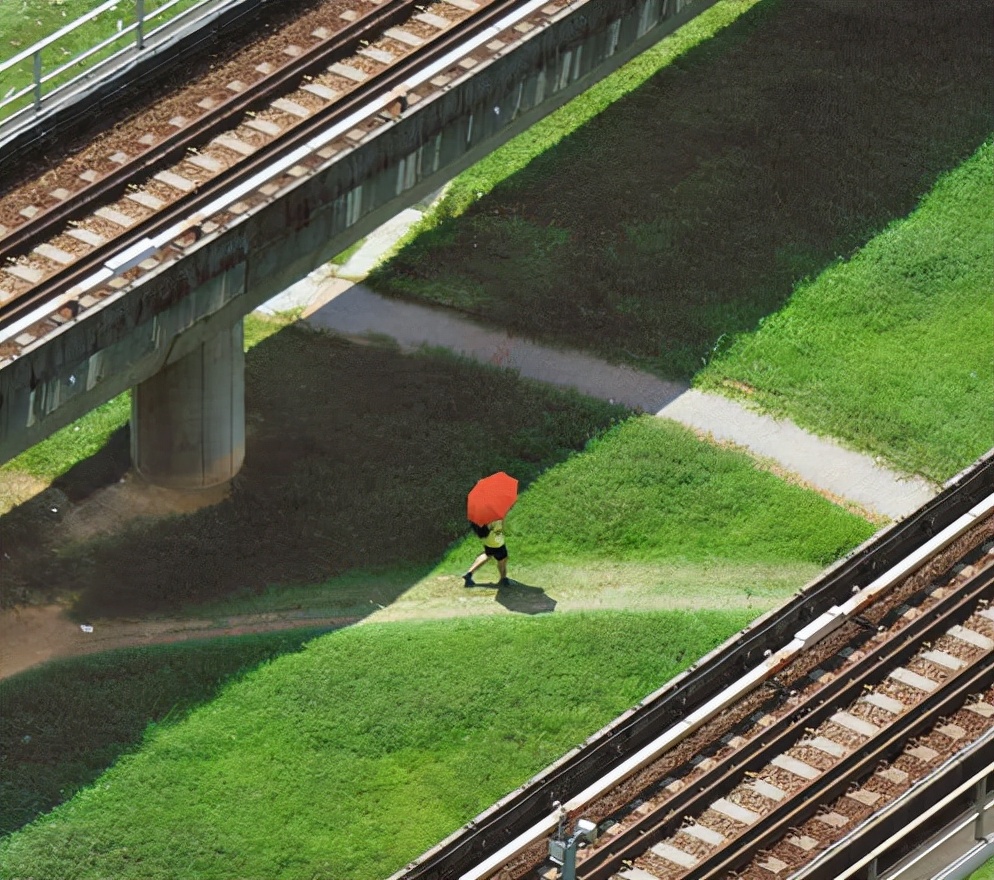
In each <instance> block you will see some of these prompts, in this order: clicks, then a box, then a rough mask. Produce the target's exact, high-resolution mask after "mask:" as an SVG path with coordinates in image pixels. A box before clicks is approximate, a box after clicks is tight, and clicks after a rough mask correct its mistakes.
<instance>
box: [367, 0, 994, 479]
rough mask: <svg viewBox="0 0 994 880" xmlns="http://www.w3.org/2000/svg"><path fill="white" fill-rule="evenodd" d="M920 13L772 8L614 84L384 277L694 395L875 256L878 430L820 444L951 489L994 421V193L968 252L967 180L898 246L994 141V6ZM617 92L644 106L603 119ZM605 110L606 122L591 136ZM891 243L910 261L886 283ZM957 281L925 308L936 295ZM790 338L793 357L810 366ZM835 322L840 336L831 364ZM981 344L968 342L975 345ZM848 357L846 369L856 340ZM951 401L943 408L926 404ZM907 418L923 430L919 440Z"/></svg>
mask: <svg viewBox="0 0 994 880" xmlns="http://www.w3.org/2000/svg"><path fill="white" fill-rule="evenodd" d="M729 9H731V7H724V6H722V4H719V5H718V6H717V7H715V10H713V11H714V12H715V13H716V14H717V13H719V12H726V11H728V10H729ZM739 9H741V7H739ZM919 13H921V10H915V12H914V14H913V13H912V10H911V8H910V7H908V6H907V5H906V4H901V3H896V2H888V3H879V4H874V5H873V6H872V9H871V7H859V6H857V5H852V4H849V5H846V6H845V7H834V6H832V5H831V4H791V3H785V2H780V0H763V2H761V3H759V4H756V5H755V6H753V7H752V8H750V9H748V10H747V11H746V12H744V14H742V15H740V16H739V17H738V18H737V19H735V20H734V21H732V22H731V23H730V24H727V25H726V26H725V27H724V29H722V30H719V31H718V32H717V33H716V34H715V36H714V37H713V38H711V39H709V40H707V41H706V42H703V43H701V45H699V46H697V47H695V48H692V49H689V50H688V51H686V52H685V53H684V54H683V55H679V57H676V58H675V60H674V59H673V55H674V54H675V51H674V50H672V49H669V50H668V49H667V47H668V46H670V45H671V40H679V39H681V38H682V35H683V31H681V32H678V34H676V35H674V37H672V38H669V39H668V40H664V41H663V42H662V43H661V44H660V46H659V47H658V48H657V50H654V52H650V53H646V55H644V56H641V57H640V58H638V59H636V60H635V61H634V62H632V64H631V65H630V66H629V67H628V68H626V69H625V70H624V71H623V72H620V73H619V74H618V76H619V77H629V80H632V81H636V82H637V81H638V76H641V77H642V78H645V77H646V76H648V74H649V73H651V74H652V75H651V76H648V78H647V79H646V81H645V82H644V83H643V84H641V85H639V86H638V88H631V82H630V81H629V80H625V79H622V80H617V79H611V80H608V81H606V82H605V83H604V84H602V85H601V86H598V87H596V88H595V89H593V90H592V91H591V92H590V93H588V94H587V95H583V96H581V97H580V98H578V99H576V101H574V102H573V103H572V104H570V105H569V106H568V107H567V108H564V109H563V110H562V111H560V112H559V113H558V114H555V115H553V116H552V117H550V118H549V119H548V120H546V121H545V122H544V123H542V124H540V125H538V126H536V127H535V129H534V130H533V132H529V133H528V135H526V136H522V138H520V139H518V140H517V141H514V142H512V143H511V144H509V145H508V146H506V147H505V148H503V149H502V150H500V151H498V152H497V153H495V154H494V155H493V156H492V157H491V158H490V159H489V160H487V161H486V162H483V163H480V165H479V166H477V167H476V168H474V169H471V170H470V171H468V172H466V174H465V175H463V177H462V178H460V179H459V180H457V181H456V183H455V184H454V186H453V187H452V189H451V190H450V194H449V196H448V197H447V200H446V201H444V202H443V203H442V205H441V206H440V208H439V209H438V212H437V214H436V215H434V216H433V217H431V218H429V220H428V222H427V223H426V224H425V227H424V228H423V230H422V233H421V234H420V236H418V237H417V238H415V239H414V240H412V241H411V242H410V243H409V244H408V245H407V246H406V247H405V248H403V249H402V250H401V251H400V252H399V254H398V255H397V257H396V258H395V259H393V260H392V261H391V262H389V263H387V264H385V265H384V266H382V267H381V268H380V269H379V270H378V271H377V272H376V273H374V275H373V277H372V278H371V279H370V281H371V283H372V284H373V286H375V287H376V288H377V289H378V290H380V291H382V292H384V293H388V294H392V295H396V296H401V297H409V298H413V299H420V300H427V301H431V302H436V303H441V304H444V305H447V306H450V307H453V308H457V309H460V310H463V311H465V312H467V313H471V314H474V315H478V316H480V317H482V318H484V319H486V320H489V321H492V322H494V323H496V324H498V325H502V326H505V327H508V328H510V329H511V330H513V331H514V332H518V333H521V334H523V335H527V336H531V337H533V338H538V339H544V340H551V341H555V342H561V343H564V344H568V345H574V346H581V347H585V348H588V349H590V350H593V351H595V352H599V353H601V354H602V355H604V356H606V357H608V358H611V359H616V360H623V361H628V362H630V363H633V364H634V365H637V366H641V367H643V368H647V369H651V370H653V371H655V372H657V373H659V374H660V375H663V376H667V377H680V378H692V377H693V376H695V375H696V374H697V373H698V372H699V371H700V369H701V367H702V366H704V365H705V364H706V363H707V362H708V361H709V360H711V359H712V358H713V357H714V356H715V355H716V353H720V352H721V351H722V350H723V349H724V348H725V347H727V345H728V343H729V342H730V341H731V340H733V339H735V338H736V337H739V336H745V335H746V334H749V333H752V332H753V331H755V330H756V328H757V327H759V326H760V325H762V324H763V322H764V321H767V320H768V319H770V316H772V315H775V314H777V313H778V312H779V311H780V310H781V308H783V306H784V305H785V304H786V303H787V302H789V301H790V299H791V297H792V295H793V292H794V291H795V289H796V288H797V287H798V285H799V284H801V283H802V282H803V281H804V279H810V278H815V277H817V276H818V275H819V274H820V273H821V272H822V271H823V270H825V269H826V268H827V267H832V271H836V269H837V264H838V263H839V261H840V259H847V258H849V257H851V256H852V255H854V254H856V253H857V252H859V250H860V248H862V247H863V246H865V245H867V243H868V242H871V241H873V245H872V247H873V253H874V254H876V255H877V256H876V257H875V258H867V259H864V261H863V265H864V267H865V269H864V282H863V283H865V284H867V285H873V286H874V287H876V286H879V285H883V284H886V285H887V286H888V287H889V288H890V293H888V294H887V295H886V296H884V297H881V298H879V299H875V300H874V307H875V309H876V311H875V313H874V320H873V321H872V329H870V328H867V329H865V330H864V331H863V332H861V333H860V334H859V340H858V342H859V343H860V344H861V345H862V346H863V348H862V349H861V350H860V351H859V352H858V356H859V358H861V359H865V361H866V363H867V365H868V368H867V369H866V370H865V371H863V370H862V369H851V370H849V371H848V372H846V373H845V380H846V381H847V382H849V383H850V385H852V384H853V383H856V384H857V385H859V386H860V387H861V390H860V391H859V392H858V393H857V394H856V395H854V396H853V398H854V401H855V405H854V406H853V407H852V412H856V411H858V412H859V413H860V415H859V417H858V418H857V417H856V416H855V415H853V414H852V413H851V412H848V411H847V412H845V413H841V412H836V414H835V415H833V416H831V417H825V418H822V419H821V420H820V422H819V423H818V424H817V427H818V429H819V430H821V431H823V432H825V433H830V434H838V436H842V437H848V438H856V437H858V435H859V434H860V432H862V433H863V434H864V435H867V436H869V434H870V433H871V430H870V428H871V427H872V430H873V431H874V432H876V435H877V436H876V439H875V440H874V441H873V442H872V443H871V442H870V441H869V440H868V439H865V438H864V439H862V440H861V441H859V442H860V444H861V445H862V446H864V448H872V449H873V450H874V451H876V452H879V453H880V454H883V455H885V457H887V458H889V459H890V460H891V461H893V462H895V463H897V464H899V465H900V466H902V467H906V468H909V469H911V470H915V471H919V472H921V473H923V474H926V475H929V476H932V477H933V478H945V477H948V476H949V475H950V474H951V473H954V472H956V471H957V470H958V469H959V468H961V467H962V466H964V465H965V464H966V463H968V462H969V461H971V460H973V458H974V457H975V456H976V454H977V452H978V450H979V451H983V449H985V448H986V446H985V444H987V445H989V443H990V440H989V438H990V429H989V425H990V408H989V406H985V405H983V403H980V404H978V405H973V404H972V401H974V400H977V399H982V398H983V396H984V394H985V393H986V394H987V395H988V397H989V394H990V390H991V382H990V357H989V353H990V339H991V333H990V320H989V315H990V309H989V308H987V309H986V310H985V309H984V308H983V304H984V303H986V304H987V305H989V301H990V295H991V284H990V275H991V254H990V248H989V247H987V248H986V250H985V249H984V247H983V243H984V242H987V243H989V241H990V235H989V231H988V232H987V233H986V237H984V236H985V233H984V230H985V229H987V230H989V218H982V217H981V216H980V215H979V214H978V213H977V212H978V211H980V212H982V209H981V205H982V204H983V202H984V200H987V201H988V202H989V187H988V188H987V189H985V188H984V187H987V186H988V185H987V184H985V183H983V181H981V182H980V184H979V186H980V188H979V189H977V190H976V192H975V194H974V195H973V196H970V197H969V200H970V204H971V205H972V209H971V210H973V214H972V215H971V216H972V217H973V219H972V220H970V225H969V227H968V228H967V229H965V230H960V231H959V234H958V237H957V235H956V234H955V230H954V229H953V227H954V225H955V224H956V223H957V222H958V221H957V220H954V219H953V218H955V217H956V211H957V210H959V208H960V205H961V200H962V198H963V197H964V195H965V194H964V193H960V192H959V191H957V187H961V185H958V184H957V185H948V184H945V183H943V184H941V185H939V186H938V188H937V190H936V192H937V196H936V197H935V198H938V200H939V201H940V202H944V201H945V200H947V199H951V200H952V201H950V203H949V205H947V206H946V207H942V206H941V204H940V205H937V206H936V207H935V209H934V210H935V212H937V214H940V215H942V216H943V217H944V218H945V219H944V220H943V221H942V225H941V227H940V228H939V229H936V230H929V231H928V233H927V234H925V235H923V236H922V239H921V240H919V239H916V238H915V235H916V234H917V232H915V233H911V232H910V230H909V234H908V235H907V236H905V237H904V238H901V239H900V240H899V241H897V240H895V239H896V238H898V236H896V234H895V230H896V229H897V228H898V227H897V226H894V227H892V224H893V222H894V221H895V220H896V219H898V218H902V217H906V216H907V215H909V214H910V213H911V212H912V211H913V210H914V209H915V206H916V205H917V204H918V203H919V201H920V200H921V198H922V197H923V196H924V195H925V194H926V193H928V192H929V191H930V189H931V188H932V187H933V186H934V185H935V184H936V181H937V180H938V179H939V178H941V177H942V175H943V174H944V173H946V172H948V171H949V170H951V169H954V168H956V167H957V166H958V165H959V164H960V163H962V162H964V161H965V160H967V159H968V158H969V157H970V156H971V155H972V154H974V153H975V151H976V150H977V148H978V145H979V144H981V143H983V142H984V140H985V139H986V138H989V137H990V132H991V130H992V128H994V114H992V112H991V108H992V106H994V100H992V98H994V93H992V88H991V80H990V77H988V76H986V73H985V71H986V70H987V69H988V68H989V66H990V65H991V63H992V62H994V58H992V57H991V56H992V47H994V40H992V39H990V32H991V20H990V16H988V15H987V10H986V8H985V6H984V4H983V3H982V2H974V0H961V2H956V3H951V4H948V5H943V7H942V9H941V10H940V9H939V7H936V6H932V7H930V8H929V9H928V10H927V11H925V12H924V13H922V14H924V15H925V16H926V18H925V19H921V18H920V17H919ZM704 18H705V16H702V17H701V19H700V20H703V19H704ZM700 20H699V21H700ZM922 32H928V33H930V35H931V36H930V39H929V40H928V41H927V45H925V44H922V42H921V40H920V34H921V33H922ZM682 48H686V46H683V47H682ZM654 71H655V72H654ZM981 82H982V83H983V84H982V85H980V86H979V88H978V83H981ZM605 90H609V91H610V96H611V97H612V98H613V97H617V94H618V93H619V92H625V91H626V90H627V91H628V93H627V94H626V95H625V96H624V97H622V98H620V100H617V101H616V102H615V103H613V104H612V105H611V106H609V107H607V108H606V109H603V110H602V104H603V101H604V100H605V99H604V98H603V97H602V93H603V92H604V91H605ZM588 104H589V107H590V112H594V111H602V112H600V113H599V115H597V116H595V117H594V118H589V119H588ZM577 120H586V121H585V123H584V124H583V125H582V126H579V127H577V125H576V123H577ZM635 132H637V135H636V134H634V133H635ZM981 164H982V162H981ZM503 166H506V167H508V168H511V169H515V173H513V174H511V175H510V176H507V175H506V174H505V173H504V172H503V171H502V170H501V168H502V167H503ZM605 169H610V173H605ZM973 174H974V176H975V177H976V174H977V172H973ZM983 176H984V175H983V173H980V177H983ZM976 185H977V184H971V185H970V186H974V187H975V186H976ZM961 188H962V187H961ZM967 188H969V187H967ZM958 200H959V201H958ZM932 216H933V217H934V216H936V214H933V215H932ZM917 222H918V223H919V225H918V226H915V223H916V221H914V220H910V221H909V223H911V224H912V225H911V229H912V230H918V231H920V230H921V229H922V226H921V221H917ZM985 224H986V225H985ZM885 229H886V230H888V231H887V232H886V233H884V230H885ZM881 233H883V238H882V239H881V241H882V242H893V243H892V244H891V246H890V248H891V249H890V251H889V253H888V256H887V260H886V263H883V264H882V263H880V262H879V254H880V248H881V246H882V245H881V242H877V241H876V240H875V239H874V236H876V235H878V234H881ZM961 249H962V251H961ZM853 262H855V259H854V260H853ZM847 277H848V276H847ZM903 278H907V279H910V283H911V284H912V286H914V285H918V287H917V288H916V289H917V290H918V292H917V293H912V294H909V296H908V298H909V299H911V300H912V301H913V302H914V303H915V305H909V304H907V303H904V302H899V300H901V299H902V295H901V294H900V293H899V291H900V288H899V287H897V286H896V285H895V284H894V282H895V280H899V279H903ZM926 279H927V280H926ZM939 280H941V281H942V282H943V283H942V286H940V287H936V286H935V285H934V284H933V285H932V286H931V287H930V288H929V290H930V293H929V294H928V304H927V306H926V305H923V303H924V302H925V298H926V295H925V292H924V291H925V286H924V285H925V284H926V283H931V282H934V281H939ZM946 281H950V282H954V283H952V284H946V283H945V282H946ZM902 283H903V282H902ZM819 290H820V289H819ZM892 307H895V308H897V312H895V313H894V314H893V315H892V314H891V313H890V312H888V311H887V309H890V308H892ZM916 310H917V312H916ZM913 312H916V313H917V315H918V316H919V320H918V322H917V323H916V322H915V320H914V319H913V317H912V313H913ZM833 317H834V316H833ZM792 320H793V324H792V326H791V334H789V338H790V344H794V345H795V347H797V348H799V349H802V350H806V346H807V344H808V343H807V342H806V339H805V338H802V337H801V336H800V328H799V327H798V326H797V316H796V314H794V315H792ZM823 321H824V317H823ZM926 322H927V326H928V332H927V333H921V334H918V333H917V328H920V327H924V326H925V325H926ZM834 326H835V325H834V324H830V325H829V326H828V327H825V326H822V329H821V331H820V333H821V337H822V339H824V340H825V341H826V343H828V345H826V347H825V349H824V353H825V356H826V357H829V356H830V355H831V353H832V349H831V342H832V333H833V328H834ZM899 330H900V332H898V331H899ZM805 332H806V331H805ZM785 335H788V334H785ZM964 338H968V339H969V340H970V344H966V345H963V344H955V342H957V341H961V340H962V339H964ZM837 339H838V342H839V350H841V351H846V352H847V353H848V351H850V350H851V349H847V345H848V343H849V342H852V340H849V339H843V337H842V335H841V334H839V335H838V337H837ZM974 340H977V343H976V345H974V344H973V341H974ZM871 349H872V350H871ZM897 359H900V360H901V361H902V363H901V364H897V367H898V371H899V372H901V373H903V374H904V375H905V376H906V377H907V379H902V380H900V383H899V384H898V383H890V384H888V385H887V386H886V388H887V390H886V392H882V390H881V389H882V387H883V383H882V382H881V381H880V375H881V371H883V370H885V369H890V367H891V366H892V365H894V364H895V361H896V360H897ZM924 364H927V369H928V382H927V383H926V382H923V381H919V382H918V383H917V386H916V384H915V383H914V382H913V381H911V378H912V372H913V369H918V370H919V379H920V378H921V370H922V368H923V367H922V366H921V365H924ZM978 366H979V369H978ZM838 372H839V373H841V372H842V371H838ZM971 373H976V374H977V375H976V377H973V376H971ZM781 376H783V380H784V382H785V387H784V388H780V386H779V385H778V384H777V383H778V382H779V381H781ZM788 378H789V377H787V376H784V375H783V373H782V371H779V370H771V371H770V374H769V377H768V380H767V383H766V384H767V386H768V389H769V395H768V396H769V399H771V400H772V399H773V395H777V394H782V395H783V396H784V397H791V396H792V395H796V396H801V395H803V396H804V397H805V398H806V400H805V401H803V402H802V403H799V404H798V406H799V408H803V407H807V408H808V409H809V410H810V411H814V410H815V409H816V408H817V407H816V406H815V405H814V404H813V403H809V402H808V401H810V400H817V397H818V391H817V389H814V388H811V387H809V386H804V387H803V388H802V387H799V386H798V385H796V384H795V385H790V384H788ZM840 378H841V377H840ZM933 383H934V384H935V385H936V386H937V388H938V390H937V392H936V394H935V395H925V394H923V388H924V387H925V386H926V384H927V385H928V386H931V385H932V384H933ZM839 384H841V382H840V383H839ZM895 392H897V393H899V395H900V398H899V399H897V400H894V399H893V396H894V394H895ZM924 396H928V397H929V400H928V401H924V405H922V404H923V401H922V398H923V397H924ZM971 405H972V406H973V409H974V412H973V413H971V414H968V415H962V410H963V408H964V406H965V407H967V408H969V407H970V406H971ZM784 406H786V404H784ZM895 411H900V412H904V413H906V414H907V413H911V412H917V413H918V415H917V417H916V418H905V419H904V420H903V421H902V420H901V419H900V418H898V419H895V418H893V416H894V413H895ZM812 421H813V419H812V417H811V416H809V417H808V422H809V423H811V422H812ZM857 422H858V423H859V424H857ZM909 431H910V433H909ZM891 441H893V442H894V447H895V448H894V451H893V454H890V450H889V449H888V448H887V447H888V444H889V443H890V442H891ZM854 442H856V441H855V440H854Z"/></svg>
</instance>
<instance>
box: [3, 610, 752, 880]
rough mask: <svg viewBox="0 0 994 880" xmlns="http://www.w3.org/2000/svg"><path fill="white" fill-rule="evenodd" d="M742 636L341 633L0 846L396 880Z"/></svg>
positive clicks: (588, 617) (233, 872)
mask: <svg viewBox="0 0 994 880" xmlns="http://www.w3.org/2000/svg"><path fill="white" fill-rule="evenodd" d="M747 621H748V615H744V614H732V615H727V614H721V613H718V612H698V613H694V614H687V613H676V612H666V613H657V614H644V615H633V614H613V613H604V614H583V615H556V616H552V617H541V618H527V619H522V618H510V617H504V618H496V619H486V620H478V619H474V620H466V621H458V622H452V621H449V622H432V623H421V624H391V625H389V626H376V625H373V624H370V625H368V626H363V627H358V628H354V629H351V630H345V631H340V632H337V633H334V634H331V635H328V636H325V637H323V638H321V639H318V640H316V641H313V642H311V643H309V644H308V645H307V646H306V647H305V649H304V650H303V651H301V652H299V653H296V654H290V655H287V656H284V657H281V658H279V659H277V660H274V661H272V662H270V663H268V664H266V665H264V666H263V667H262V668H260V669H258V670H256V671H254V672H252V673H250V674H248V675H247V676H246V677H245V678H244V679H243V680H242V681H240V682H238V683H236V684H233V685H230V686H228V687H227V688H226V689H225V690H224V692H223V693H222V694H221V695H220V696H219V697H218V698H217V699H215V700H214V701H213V702H211V703H210V704H209V705H206V706H202V707H200V708H197V709H194V710H192V711H191V713H190V715H189V717H188V718H186V719H185V720H184V721H182V722H180V723H175V724H166V725H160V726H158V727H156V728H154V729H151V730H149V731H148V732H147V733H146V735H145V738H144V743H143V747H142V749H141V751H140V752H138V753H136V754H133V755H128V756H126V757H123V758H121V759H120V760H119V761H118V762H117V764H116V766H114V767H113V768H112V769H110V770H109V771H108V772H107V773H105V774H104V775H103V776H102V777H101V778H100V779H99V780H98V781H97V783H96V784H95V785H93V786H91V787H89V788H87V789H86V790H85V791H83V792H81V793H80V794H79V795H77V796H76V797H75V798H74V799H73V800H72V801H71V802H70V803H68V804H66V805H64V806H63V807H61V808H59V809H57V810H56V811H55V812H54V813H52V814H51V815H49V816H47V817H45V818H44V819H43V820H42V821H40V822H37V823H35V824H34V825H32V826H29V827H28V828H26V829H24V830H23V831H21V832H19V833H16V834H14V835H12V836H10V837H8V838H6V839H5V840H4V841H3V842H2V843H0V870H2V872H3V874H4V876H9V877H12V878H13V877H35V878H54V877H68V876H72V877H77V878H96V877H107V876H113V877H115V878H118V880H127V878H141V880H155V878H167V877H168V878H173V877H176V876H177V875H178V874H181V875H182V876H189V877H193V876H196V877H200V878H203V880H208V878H247V877H253V878H262V877H266V878H271V877H281V878H286V880H289V878H298V877H299V878H305V877H306V878H310V877H313V876H315V875H316V874H317V875H320V876H323V877H328V878H355V880H368V878H370V877H385V876H388V875H389V874H390V873H391V872H393V871H394V870H396V869H398V868H400V867H401V866H402V865H403V864H405V863H406V862H407V861H409V860H410V859H411V858H413V857H415V856H417V855H418V854H420V853H421V852H423V851H424V850H425V849H426V848H427V847H428V846H430V845H431V844H433V843H435V842H436V841H437V840H439V839H441V838H442V837H444V836H445V835H446V834H448V833H449V832H451V831H453V830H455V829H456V828H457V827H459V825H461V824H462V823H464V822H466V821H467V820H468V819H470V818H471V817H472V816H474V815H475V814H477V813H478V812H479V811H481V810H482V809H484V808H485V807H486V806H488V805H489V804H490V803H492V802H493V801H494V800H496V799H497V798H498V797H499V796H501V795H502V794H504V793H505V792H507V791H508V790H510V789H512V788H514V787H515V786H517V785H518V784H520V783H521V782H523V781H525V780H526V779H528V778H529V777H530V776H532V775H533V774H534V773H536V772H537V771H538V770H540V769H541V768H542V767H544V766H547V765H548V763H550V762H551V761H552V760H554V759H555V758H557V757H558V756H560V755H561V754H563V752H565V751H566V750H568V749H569V748H571V747H572V746H575V745H577V744H578V743H579V742H581V741H582V740H583V739H584V738H585V737H586V736H588V735H589V734H591V733H592V732H594V731H595V730H597V729H598V728H600V727H601V726H603V725H604V724H605V723H607V722H608V721H610V720H611V719H612V718H614V717H616V715H617V714H618V713H619V712H620V711H622V710H623V709H625V708H627V707H629V706H630V705H632V704H633V703H634V702H636V701H637V700H639V699H641V698H642V697H643V696H644V695H645V694H646V693H649V692H650V691H651V690H653V689H654V688H656V687H657V686H658V685H659V683H660V682H662V681H665V680H666V679H668V678H669V677H671V676H672V675H674V674H675V673H676V672H678V671H679V670H681V669H683V668H685V667H686V666H688V665H689V664H690V663H691V662H693V661H694V660H695V659H696V658H698V657H700V656H701V655H702V654H704V653H705V652H707V651H708V650H710V649H711V648H713V647H714V646H716V645H717V644H720V643H721V642H722V641H723V640H724V639H725V638H726V637H727V636H729V635H731V634H732V633H733V632H735V631H737V630H738V629H740V628H741V627H742V626H743V625H744V624H745V623H746V622H747ZM414 656H416V657H418V658H419V660H418V662H417V663H416V664H413V663H412V662H411V657H414ZM578 681H582V682H583V686H582V687H578V684H577V683H578ZM150 792H154V796H150ZM412 819H416V821H412Z"/></svg>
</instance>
